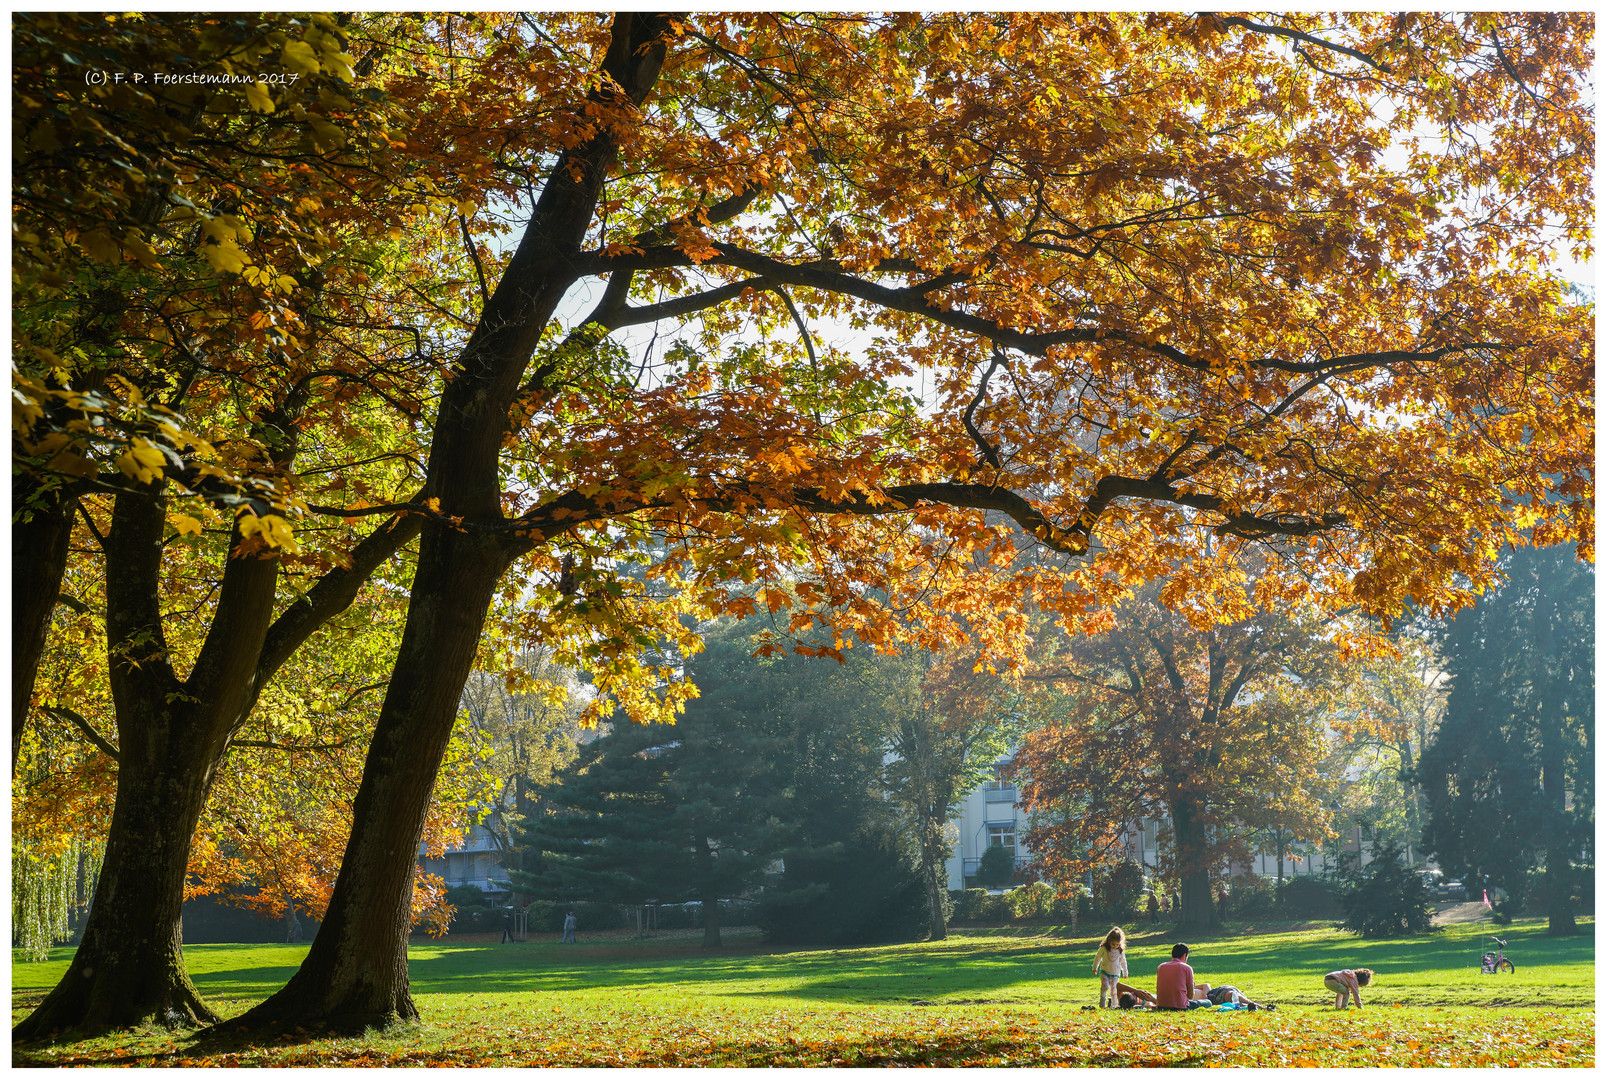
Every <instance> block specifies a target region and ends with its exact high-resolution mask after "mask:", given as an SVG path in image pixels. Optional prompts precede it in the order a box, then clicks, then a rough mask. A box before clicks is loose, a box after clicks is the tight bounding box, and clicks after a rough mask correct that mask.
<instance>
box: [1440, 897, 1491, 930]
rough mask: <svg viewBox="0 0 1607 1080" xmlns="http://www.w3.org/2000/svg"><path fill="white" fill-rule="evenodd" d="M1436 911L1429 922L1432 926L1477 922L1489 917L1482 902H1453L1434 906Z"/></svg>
mask: <svg viewBox="0 0 1607 1080" xmlns="http://www.w3.org/2000/svg"><path fill="white" fill-rule="evenodd" d="M1434 906H1435V908H1436V909H1437V910H1436V911H1435V912H1434V918H1433V920H1432V921H1431V925H1433V926H1448V925H1450V924H1451V923H1463V922H1479V921H1481V920H1483V919H1488V918H1489V917H1490V909H1489V908H1487V907H1485V906H1484V902H1483V901H1482V900H1454V901H1448V902H1446V903H1442V904H1436V905H1434Z"/></svg>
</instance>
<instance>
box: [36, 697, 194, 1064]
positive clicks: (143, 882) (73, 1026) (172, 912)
mask: <svg viewBox="0 0 1607 1080" xmlns="http://www.w3.org/2000/svg"><path fill="white" fill-rule="evenodd" d="M143 730H144V732H145V738H142V739H134V740H125V741H124V743H123V747H122V757H121V763H120V765H119V768H118V771H117V804H116V808H115V809H114V810H113V812H112V823H111V829H110V831H109V833H108V834H107V838H106V856H105V859H104V860H103V861H102V863H101V870H100V883H99V884H98V886H97V887H96V889H95V899H94V903H93V904H92V905H91V906H90V911H89V918H88V920H87V922H86V923H85V925H84V934H83V940H82V942H81V943H80V944H79V946H78V951H77V952H76V953H75V954H74V955H73V960H72V963H71V964H70V965H69V966H68V968H67V974H66V975H65V976H63V977H62V980H61V982H59V983H57V984H56V988H55V989H54V990H52V991H51V992H50V994H49V996H47V997H46V998H45V1000H44V1001H43V1002H42V1003H41V1004H40V1006H39V1007H38V1008H37V1009H35V1010H34V1011H33V1013H32V1014H31V1015H30V1016H28V1017H27V1018H26V1019H25V1020H23V1021H22V1023H20V1024H18V1025H17V1027H16V1029H15V1030H14V1031H13V1032H12V1038H13V1039H14V1040H16V1041H18V1042H27V1041H31V1040H35V1039H41V1038H44V1037H46V1036H50V1035H52V1034H54V1033H57V1032H69V1031H70V1032H75V1033H82V1034H89V1033H92V1032H95V1031H100V1030H105V1029H107V1028H113V1027H128V1026H132V1025H135V1024H139V1023H143V1022H146V1021H151V1020H155V1021H157V1022H159V1023H166V1024H168V1025H170V1026H176V1025H195V1024H199V1023H210V1022H213V1021H215V1020H216V1019H217V1017H216V1015H215V1014H214V1013H213V1012H212V1010H211V1009H209V1008H207V1006H206V1004H205V1003H204V1002H203V1001H202V1000H201V997H200V995H199V994H198V993H197V992H196V989H195V986H194V984H192V983H191V982H190V977H189V975H188V974H187V973H186V972H185V969H184V949H183V946H182V944H181V942H180V931H181V929H182V927H181V923H180V911H181V908H182V906H183V902H184V874H185V868H186V866H187V865H188V863H189V858H190V838H191V837H192V836H193V835H194V832H195V826H196V823H197V822H198V821H199V820H200V817H201V809H202V807H203V806H205V804H206V795H207V788H208V787H209V785H210V782H211V777H212V775H213V774H212V770H211V769H210V768H208V767H207V763H206V761H205V758H206V757H207V756H208V755H207V751H206V750H205V748H204V747H203V746H202V745H201V743H200V741H199V740H198V739H196V738H195V731H194V724H193V722H187V719H186V718H185V717H183V716H178V715H174V714H173V713H171V712H170V713H168V714H167V715H164V716H159V717H150V718H148V719H147V721H146V723H145V726H144V729H143Z"/></svg>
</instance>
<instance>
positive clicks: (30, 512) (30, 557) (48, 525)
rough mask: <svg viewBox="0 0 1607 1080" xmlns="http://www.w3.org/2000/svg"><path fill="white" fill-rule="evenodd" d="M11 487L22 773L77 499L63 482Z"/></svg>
mask: <svg viewBox="0 0 1607 1080" xmlns="http://www.w3.org/2000/svg"><path fill="white" fill-rule="evenodd" d="M14 483H15V487H14V489H13V491H12V493H11V501H12V506H13V508H14V509H13V511H12V514H13V517H12V522H11V774H12V775H13V776H15V775H16V773H17V761H18V759H19V758H20V757H21V754H22V734H23V732H24V731H25V730H26V729H27V724H28V709H29V706H30V705H31V703H32V701H33V684H34V679H35V678H36V677H37V675H38V674H39V659H40V657H42V656H43V655H44V652H45V641H46V639H47V638H48V637H49V634H50V616H51V613H52V612H53V611H54V610H55V608H56V600H57V598H58V597H59V596H60V595H61V578H62V575H63V574H64V573H66V571H67V545H68V541H69V540H71V539H72V533H73V500H72V498H71V496H69V495H67V494H66V493H65V492H63V491H62V489H61V488H59V487H56V488H51V489H42V488H41V487H40V485H39V484H38V482H37V481H34V480H33V479H31V478H30V477H27V476H18V477H15V478H14Z"/></svg>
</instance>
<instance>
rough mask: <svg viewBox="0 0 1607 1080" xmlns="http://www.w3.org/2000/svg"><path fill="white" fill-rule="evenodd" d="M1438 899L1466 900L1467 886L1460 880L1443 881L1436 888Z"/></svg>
mask: <svg viewBox="0 0 1607 1080" xmlns="http://www.w3.org/2000/svg"><path fill="white" fill-rule="evenodd" d="M1434 898H1435V899H1436V900H1466V899H1467V898H1468V892H1467V888H1466V887H1465V886H1464V885H1463V884H1462V883H1461V882H1460V881H1443V882H1441V883H1440V885H1439V887H1438V888H1437V889H1435V890H1434Z"/></svg>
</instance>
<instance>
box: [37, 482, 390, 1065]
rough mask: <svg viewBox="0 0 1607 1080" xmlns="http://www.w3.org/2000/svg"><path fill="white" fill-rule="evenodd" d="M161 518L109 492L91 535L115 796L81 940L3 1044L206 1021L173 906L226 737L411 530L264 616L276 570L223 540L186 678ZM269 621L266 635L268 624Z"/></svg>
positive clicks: (372, 541)
mask: <svg viewBox="0 0 1607 1080" xmlns="http://www.w3.org/2000/svg"><path fill="white" fill-rule="evenodd" d="M165 516H166V508H165V503H164V501H163V500H162V498H161V494H160V492H159V491H158V490H153V491H151V492H150V493H149V494H123V495H119V496H118V497H117V501H116V503H115V505H114V508H113V512H112V526H111V530H110V532H109V533H108V535H107V539H106V550H107V564H106V565H107V597H106V640H107V651H108V659H109V676H110V682H111V688H112V697H113V701H114V704H115V708H116V714H117V729H118V741H119V744H120V749H119V752H118V762H119V765H118V777H117V801H116V804H115V807H114V809H113V812H112V823H111V828H110V831H109V833H108V836H107V843H106V853H105V858H104V860H103V862H102V864H101V871H100V881H99V884H98V885H97V887H96V890H95V899H94V903H93V904H92V905H91V907H90V912H89V917H88V920H87V921H86V923H85V926H84V936H83V942H82V944H81V945H80V946H79V949H78V952H77V954H76V955H75V956H74V958H73V962H72V964H71V966H70V967H69V968H68V971H67V974H66V975H65V976H64V977H63V979H62V981H61V982H60V983H59V984H58V985H57V986H56V988H55V989H54V990H53V991H52V992H51V993H50V995H49V996H48V997H46V999H45V1000H44V1002H43V1003H41V1005H40V1006H39V1008H38V1009H37V1010H35V1012H34V1013H33V1015H31V1016H29V1017H28V1018H27V1019H26V1020H24V1021H23V1022H22V1024H20V1025H19V1026H18V1027H17V1029H16V1031H15V1033H14V1037H15V1038H17V1039H19V1040H22V1039H34V1038H39V1037H42V1036H44V1035H47V1034H50V1033H52V1032H57V1031H85V1032H87V1031H95V1030H101V1029H105V1028H110V1027H123V1026H128V1025H132V1024H137V1023H140V1022H143V1021H146V1020H152V1019H155V1020H158V1021H161V1022H166V1023H172V1024H196V1023H212V1022H215V1021H216V1020H217V1017H216V1015H215V1014H213V1013H212V1011H211V1010H210V1009H208V1008H207V1007H206V1005H205V1004H204V1003H202V1002H201V1001H200V999H199V997H198V996H197V994H196V991H195V987H194V985H193V984H192V983H191V982H190V979H189V977H188V975H187V974H186V973H185V970H184V954H183V949H182V946H181V944H180V931H181V923H180V907H181V904H182V900H183V892H184V879H185V874H186V872H187V869H188V862H189V852H190V842H191V839H192V838H193V836H194V834H195V828H196V825H197V824H198V823H199V821H200V817H201V813H202V810H203V809H204V808H205V805H206V796H207V792H208V791H209V790H210V788H211V785H212V781H213V778H214V777H215V775H216V772H217V769H218V767H219V765H220V764H221V762H222V761H223V757H224V754H225V752H226V749H227V746H228V740H229V738H230V737H231V736H232V734H233V732H234V731H235V730H236V729H237V728H238V727H239V725H240V724H241V723H242V722H243V721H244V719H245V717H246V716H247V715H248V714H249V712H250V710H251V708H252V706H253V704H254V703H255V701H256V698H257V695H258V694H260V692H261V690H262V688H263V686H265V685H266V684H267V682H268V680H269V679H271V678H272V676H273V673H274V672H275V671H277V669H278V667H279V666H280V665H281V664H282V663H284V662H285V660H286V659H288V658H289V656H290V655H291V654H293V653H294V651H295V649H296V648H297V647H298V646H299V645H300V644H301V642H303V641H305V640H306V638H307V637H308V636H310V635H311V634H312V632H313V631H314V630H315V629H316V628H317V627H319V626H321V625H322V624H323V623H324V622H326V621H327V620H328V619H330V618H331V617H333V616H334V615H336V614H338V613H339V612H341V611H343V610H345V608H346V607H347V606H348V605H349V604H350V603H351V600H352V599H353V598H354V597H355V596H356V594H357V591H358V589H359V588H360V587H361V585H362V583H363V582H364V581H366V580H367V578H368V576H369V575H370V574H371V573H372V572H373V570H374V568H375V567H376V566H378V564H379V563H380V562H382V561H384V559H386V558H388V557H389V556H390V555H391V554H394V553H395V551H396V550H397V549H398V548H399V547H401V546H402V545H403V544H405V543H406V542H407V541H408V540H410V539H411V538H412V537H413V536H414V535H415V534H416V532H417V529H418V525H417V524H416V521H417V519H413V520H411V521H409V520H408V519H400V520H398V519H392V520H391V521H390V522H388V523H387V524H385V525H383V526H381V527H380V528H379V529H377V530H375V532H374V533H373V534H371V535H370V536H369V537H368V538H366V539H365V540H364V541H363V542H362V543H361V544H359V545H358V547H357V549H356V550H355V551H354V552H353V554H352V560H351V561H352V565H351V566H350V567H347V568H343V569H338V570H335V571H331V572H330V573H328V574H326V575H325V576H324V577H323V578H322V579H320V581H319V583H318V584H317V585H315V586H314V587H313V588H312V589H310V590H308V592H307V593H306V594H305V595H304V596H303V597H302V598H301V599H300V600H299V601H298V602H297V603H296V604H294V605H292V607H291V608H290V610H288V611H286V612H285V613H284V614H283V615H281V616H280V617H279V618H278V619H273V618H272V616H273V598H274V592H275V586H276V582H277V577H278V559H277V557H276V556H273V555H271V554H269V553H266V552H263V551H261V550H258V549H255V548H254V547H252V546H251V545H249V544H245V543H243V541H242V538H241V537H240V536H239V534H238V533H236V534H235V537H234V541H233V544H232V546H231V551H230V555H229V557H228V558H227V560H226V563H225V569H224V572H223V580H222V583H221V585H220V587H219V594H218V595H219V599H218V604H217V607H216V609H215V612H214V615H213V620H212V625H211V627H210V628H209V631H208V634H207V638H206V641H205V643H204V644H203V646H202V648H201V651H200V653H199V654H198V655H197V657H196V660H195V664H194V667H193V668H192V669H191V672H190V677H189V678H188V679H187V680H185V681H183V682H180V681H179V680H178V678H177V676H176V675H175V673H174V671H173V669H172V667H171V665H170V663H169V658H168V652H167V646H166V641H165V637H164V634H163V630H162V618H161V611H160V606H159V604H160V569H161V558H162V535H163V530H164V526H165ZM270 620H272V622H271V626H270Z"/></svg>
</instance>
